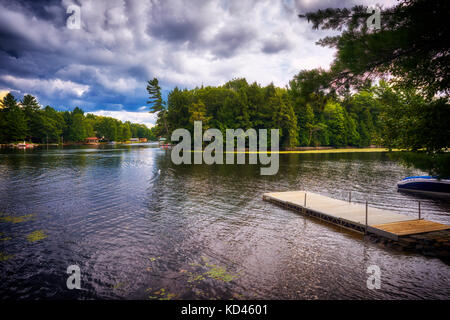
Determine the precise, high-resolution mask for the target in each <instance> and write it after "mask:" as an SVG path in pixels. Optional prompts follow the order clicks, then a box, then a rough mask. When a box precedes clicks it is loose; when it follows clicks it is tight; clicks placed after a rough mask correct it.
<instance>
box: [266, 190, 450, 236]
mask: <svg viewBox="0 0 450 320" xmlns="http://www.w3.org/2000/svg"><path fill="white" fill-rule="evenodd" d="M305 194H306V205H305ZM263 199H265V200H268V201H273V202H276V203H278V204H281V205H283V206H285V207H288V208H295V209H300V210H306V211H308V212H310V213H314V214H315V215H316V216H317V217H319V218H320V219H322V220H327V221H329V222H331V223H334V224H339V225H341V224H347V226H348V227H350V228H352V229H354V230H356V231H361V228H362V227H363V228H364V230H366V231H369V232H372V233H375V234H378V235H381V236H384V237H388V238H391V239H398V237H399V236H404V235H409V234H417V233H425V232H431V231H437V230H446V229H450V226H447V225H443V224H440V223H436V222H432V221H427V220H418V219H417V217H413V216H409V215H405V214H401V213H396V212H392V211H388V210H383V209H378V208H373V207H370V206H369V207H368V215H367V229H366V228H365V226H366V206H365V204H359V203H350V202H348V201H344V200H338V199H333V198H330V197H327V196H323V195H320V194H316V193H312V192H305V191H286V192H272V193H265V194H264V195H263Z"/></svg>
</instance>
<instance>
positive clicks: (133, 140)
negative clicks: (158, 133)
mask: <svg viewBox="0 0 450 320" xmlns="http://www.w3.org/2000/svg"><path fill="white" fill-rule="evenodd" d="M129 141H130V142H139V138H130V140H129Z"/></svg>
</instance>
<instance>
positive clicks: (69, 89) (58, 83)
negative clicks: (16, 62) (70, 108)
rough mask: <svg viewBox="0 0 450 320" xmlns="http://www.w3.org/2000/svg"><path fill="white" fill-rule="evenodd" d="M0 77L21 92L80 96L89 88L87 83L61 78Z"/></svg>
mask: <svg viewBox="0 0 450 320" xmlns="http://www.w3.org/2000/svg"><path fill="white" fill-rule="evenodd" d="M0 79H1V80H3V81H5V82H6V83H8V84H9V85H10V86H11V87H12V88H13V89H14V90H17V91H21V92H42V93H45V94H46V95H54V94H62V95H75V96H77V97H81V96H82V95H83V94H85V93H86V92H87V91H88V90H89V86H88V85H84V84H80V83H75V82H73V81H70V80H67V81H64V80H61V79H37V78H18V77H14V76H12V75H2V76H0Z"/></svg>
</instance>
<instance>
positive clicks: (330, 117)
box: [147, 69, 450, 151]
mask: <svg viewBox="0 0 450 320" xmlns="http://www.w3.org/2000/svg"><path fill="white" fill-rule="evenodd" d="M329 77H330V75H329V73H327V72H326V71H324V70H322V69H313V70H304V71H301V72H300V73H299V74H298V75H296V76H295V77H294V78H293V79H292V80H291V81H290V82H289V86H287V87H286V88H278V87H275V86H274V85H273V84H270V85H268V86H265V87H262V86H260V85H259V84H257V83H256V82H255V83H252V84H249V83H247V81H246V80H245V79H234V80H232V81H229V82H227V83H226V84H224V85H223V86H218V87H211V86H208V87H201V88H195V89H192V90H188V89H184V90H181V89H179V88H177V87H176V88H174V89H173V90H172V91H171V92H170V93H169V95H168V98H167V102H164V101H162V99H161V97H160V95H159V94H158V91H159V89H160V88H159V86H158V81H157V79H153V80H152V81H149V86H148V87H147V90H148V91H149V94H150V101H149V103H151V104H152V109H151V111H152V112H158V120H157V123H156V128H155V133H156V134H157V135H162V136H167V137H170V134H171V132H172V131H173V130H175V129H178V128H186V129H188V130H191V132H192V131H193V123H194V121H202V122H203V129H204V130H206V129H208V128H217V129H220V130H221V131H222V133H223V134H224V133H225V129H227V128H230V129H237V128H242V129H244V130H246V129H249V128H254V129H260V128H261V129H272V128H273V129H280V145H281V147H283V148H293V147H296V146H335V147H343V146H355V147H367V146H370V145H378V146H385V147H389V148H403V149H411V150H418V149H422V148H425V149H427V150H429V151H438V150H441V149H442V148H447V147H448V143H449V141H450V130H449V128H448V127H447V122H446V120H447V119H449V118H450V117H449V116H450V108H449V104H448V101H447V98H444V97H441V98H434V99H427V98H425V97H423V95H421V94H420V92H417V91H416V90H414V89H411V88H410V89H405V88H404V87H398V86H394V85H391V84H389V83H387V82H385V81H380V83H379V84H378V85H366V86H364V87H362V88H361V89H360V90H358V91H356V92H355V91H353V92H352V91H350V90H347V91H344V92H342V91H341V92H339V93H338V92H336V91H333V90H332V89H330V88H331V86H330V78H329ZM444 119H445V120H444Z"/></svg>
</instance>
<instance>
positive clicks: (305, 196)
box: [303, 192, 306, 208]
mask: <svg viewBox="0 0 450 320" xmlns="http://www.w3.org/2000/svg"><path fill="white" fill-rule="evenodd" d="M303 206H304V207H305V208H306V192H305V203H304V204H303Z"/></svg>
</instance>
